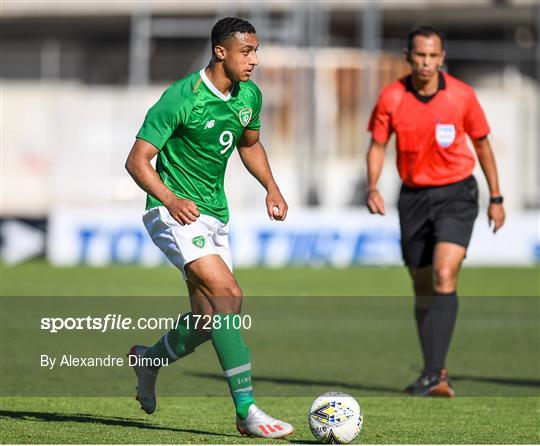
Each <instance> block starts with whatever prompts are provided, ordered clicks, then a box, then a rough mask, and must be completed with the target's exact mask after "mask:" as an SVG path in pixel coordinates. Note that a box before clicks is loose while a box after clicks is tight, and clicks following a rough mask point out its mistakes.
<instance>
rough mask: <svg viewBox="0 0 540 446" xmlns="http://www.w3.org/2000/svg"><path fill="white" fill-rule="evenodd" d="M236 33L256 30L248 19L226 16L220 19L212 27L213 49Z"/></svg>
mask: <svg viewBox="0 0 540 446" xmlns="http://www.w3.org/2000/svg"><path fill="white" fill-rule="evenodd" d="M235 33H251V34H255V33H256V31H255V28H254V27H253V25H252V24H251V23H249V22H248V21H246V20H243V19H239V18H238V17H225V18H223V19H221V20H218V21H217V22H216V24H215V25H214V27H213V28H212V36H211V40H212V49H214V48H215V47H216V45H220V44H222V43H223V42H224V41H225V40H227V39H228V38H229V37H232V36H233V35H234V34H235Z"/></svg>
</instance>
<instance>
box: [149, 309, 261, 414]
mask: <svg viewBox="0 0 540 446" xmlns="http://www.w3.org/2000/svg"><path fill="white" fill-rule="evenodd" d="M226 316H232V315H227V314H220V315H214V318H216V317H220V318H221V321H222V322H221V324H215V325H214V327H213V328H212V336H211V338H212V344H213V345H214V349H215V350H216V353H217V355H218V358H219V362H220V364H221V367H222V368H223V373H224V374H225V378H226V379H227V382H228V383H229V389H230V391H231V395H232V398H233V400H234V405H235V407H236V413H237V414H238V416H239V417H240V418H241V419H245V418H246V417H247V415H248V411H249V406H251V405H252V404H253V403H255V399H254V398H253V388H252V387H251V350H250V349H249V348H248V347H247V346H246V345H245V344H244V341H243V339H242V335H241V333H240V329H239V328H234V327H232V326H230V325H233V324H229V323H226V322H225V320H226V319H224V318H225V317H226ZM194 322H195V321H194V320H193V314H192V313H188V314H185V315H183V316H182V317H181V319H180V320H179V323H178V326H177V327H176V328H173V329H171V330H170V331H169V332H167V333H166V334H165V335H164V336H163V337H162V338H161V339H160V340H159V341H158V342H156V344H155V345H153V346H152V347H150V348H149V349H148V350H147V351H146V353H145V354H144V357H145V358H152V359H156V358H159V359H161V360H165V359H167V360H168V361H169V364H172V363H173V362H175V361H177V360H178V359H180V358H183V357H184V356H187V355H189V354H190V353H193V352H194V351H195V348H197V347H198V346H199V345H201V344H203V343H204V342H206V341H208V340H209V339H210V337H209V336H207V335H205V334H204V333H201V332H200V331H198V330H195V329H194V325H195V324H194ZM218 326H219V328H216V327H218ZM149 368H151V369H154V370H157V369H159V367H156V368H153V367H149Z"/></svg>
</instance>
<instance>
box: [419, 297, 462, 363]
mask: <svg viewBox="0 0 540 446" xmlns="http://www.w3.org/2000/svg"><path fill="white" fill-rule="evenodd" d="M457 310H458V299H457V294H456V292H455V291H454V292H452V293H437V292H434V294H433V297H432V302H431V306H430V307H429V308H419V307H415V317H416V325H417V327H418V334H419V337H420V344H421V346H422V352H423V354H424V372H425V373H438V372H439V371H440V370H441V369H442V368H444V363H445V360H446V354H447V352H448V347H449V346H450V341H451V339H452V333H453V331H454V325H455V323H456V316H457Z"/></svg>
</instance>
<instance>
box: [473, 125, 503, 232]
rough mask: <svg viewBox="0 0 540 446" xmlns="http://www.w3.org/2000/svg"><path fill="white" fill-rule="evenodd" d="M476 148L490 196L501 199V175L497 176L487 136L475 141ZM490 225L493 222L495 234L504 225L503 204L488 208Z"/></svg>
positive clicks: (491, 205)
mask: <svg viewBox="0 0 540 446" xmlns="http://www.w3.org/2000/svg"><path fill="white" fill-rule="evenodd" d="M473 144H474V148H475V149H476V154H477V156H478V161H479V163H480V167H481V168H482V171H483V172H484V175H485V177H486V180H487V183H488V188H489V196H490V197H500V196H501V191H500V189H499V175H498V174H497V164H496V163H495V155H494V154H493V150H492V148H491V144H490V143H489V140H488V138H487V136H485V137H483V138H478V139H473ZM487 215H488V224H489V225H490V226H491V223H492V222H493V232H497V231H498V230H499V229H500V228H501V227H502V225H504V220H505V212H504V207H503V205H502V203H491V202H490V204H489V207H488V212H487Z"/></svg>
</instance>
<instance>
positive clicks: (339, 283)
mask: <svg viewBox="0 0 540 446" xmlns="http://www.w3.org/2000/svg"><path fill="white" fill-rule="evenodd" d="M237 278H238V281H239V283H240V285H241V287H242V288H243V290H244V293H245V295H246V299H245V302H244V306H243V312H244V313H246V314H250V315H251V316H252V320H253V325H252V328H251V329H250V330H247V331H246V332H245V337H246V342H247V343H248V344H249V345H250V346H251V348H252V354H253V365H254V376H253V382H254V387H255V394H256V397H257V400H258V403H259V405H260V406H261V407H263V408H264V409H265V410H266V411H268V412H269V413H271V414H274V415H275V416H278V417H282V418H283V419H286V420H287V421H289V422H291V423H292V424H294V425H295V427H296V431H295V433H294V434H293V435H292V436H291V437H289V438H288V439H287V440H285V442H292V443H311V442H313V437H312V436H311V433H310V432H309V428H308V425H307V410H308V408H309V406H310V404H311V402H312V400H313V399H314V398H315V397H316V396H317V395H318V394H320V393H322V392H325V391H328V390H342V391H345V392H347V393H350V394H352V395H354V396H355V397H356V398H357V399H358V401H359V402H360V405H361V406H362V409H363V411H364V416H365V424H364V429H363V431H362V433H361V434H360V436H359V438H358V439H357V440H356V443H371V444H375V443H377V444H379V443H401V444H405V443H430V444H457V443H462V444H463V443H466V444H471V443H484V444H486V443H491V444H493V443H499V444H500V443H506V444H508V443H514V444H515V443H521V444H525V443H539V442H540V429H539V427H538V426H539V425H540V423H539V422H540V353H539V352H540V328H539V327H540V324H539V323H538V321H539V320H540V297H539V296H540V289H539V288H540V271H539V269H538V268H504V269H497V268H465V269H464V270H463V272H462V277H461V281H460V288H459V293H460V296H462V297H461V299H460V314H459V318H458V325H457V329H456V333H455V337H454V342H453V345H452V350H451V352H450V355H449V358H448V367H449V369H450V373H451V377H452V378H453V382H454V385H455V388H456V390H457V392H458V398H456V399H453V400H441V399H422V398H413V397H406V396H403V395H401V393H400V391H401V389H402V388H403V387H404V386H405V384H407V383H408V382H409V381H410V380H412V379H413V378H415V377H416V375H417V373H418V370H419V367H420V353H419V348H418V345H417V340H416V333H415V327H414V321H413V317H412V298H411V297H410V296H411V290H410V283H409V279H408V277H407V274H406V272H405V270H404V269H403V268H375V267H356V268H347V269H329V268H322V269H304V268H289V269H286V270H283V269H270V270H267V269H253V270H239V271H237ZM1 287H2V289H1V294H2V300H1V310H2V311H1V318H2V320H1V327H2V332H1V334H2V336H1V337H2V339H1V346H0V354H1V358H2V359H1V370H2V375H1V383H0V385H1V396H2V397H1V398H0V437H1V442H2V443H47V444H51V443H92V444H95V443H98V444H99V443H112V444H115V443H153V444H156V443H157V444H160V443H161V444H186V443H198V444H205V443H211V444H222V443H251V444H253V443H268V441H260V440H257V439H247V438H245V437H241V436H240V435H239V434H238V433H237V431H236V429H235V426H234V411H233V405H232V402H231V401H230V399H229V398H228V396H227V393H228V392H227V389H226V385H225V382H224V380H223V379H222V378H221V376H220V375H221V373H220V368H219V364H218V362H217V360H216V358H215V355H214V353H213V349H212V348H211V346H209V345H205V346H202V347H201V348H200V349H198V350H197V352H196V353H195V354H193V355H192V356H191V357H190V358H188V359H186V360H184V361H183V362H180V363H179V364H175V365H174V366H172V367H171V368H170V369H167V370H163V371H162V373H161V375H160V378H159V381H158V410H157V411H156V413H155V414H154V415H152V416H148V415H146V414H144V413H143V412H142V411H141V410H140V409H139V408H138V403H137V402H136V401H134V400H133V392H134V390H133V387H134V385H135V381H134V375H133V372H132V371H131V370H130V369H129V368H128V367H123V368H114V369H89V368H86V369H66V370H55V371H54V373H53V372H50V371H47V370H42V368H40V367H39V356H38V355H39V352H42V351H44V350H45V351H46V352H47V353H50V354H55V353H56V354H60V353H61V352H69V353H79V354H81V355H97V354H99V353H103V352H107V353H111V354H114V355H121V354H124V353H125V352H126V350H127V348H129V346H130V344H133V343H147V344H148V343H151V342H153V340H155V339H157V337H159V336H160V333H161V332H159V331H133V332H131V331H127V332H126V331H123V332H117V333H111V334H107V335H100V334H97V333H89V332H84V333H60V334H57V335H53V334H50V333H46V332H43V331H39V329H38V325H39V318H40V317H43V316H44V315H63V316H67V315H85V314H86V313H92V314H100V315H103V314H106V313H109V312H110V313H122V314H126V315H133V316H140V315H170V314H171V313H172V314H175V312H182V311H185V310H187V300H186V298H185V297H184V298H179V297H177V296H184V295H185V294H186V293H185V290H184V287H183V285H182V284H181V282H180V277H179V275H178V273H177V272H176V271H175V270H173V269H172V268H158V269H144V268H138V267H110V268H93V269H87V268H52V267H49V266H47V265H46V264H45V263H42V262H35V263H30V264H27V265H23V266H19V267H14V268H10V267H4V266H2V269H1ZM29 358H31V359H29ZM29 364H30V365H29ZM53 378H54V379H53ZM276 443H277V442H276ZM281 443H283V441H281Z"/></svg>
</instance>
